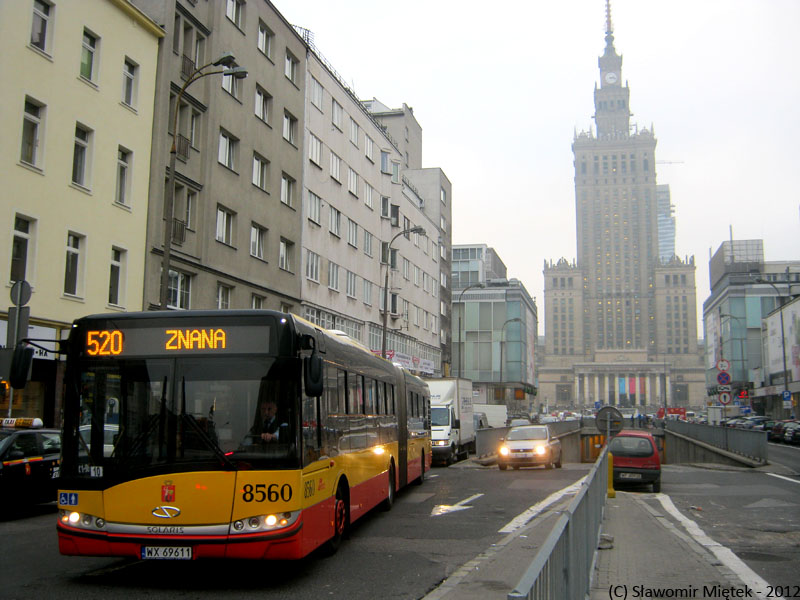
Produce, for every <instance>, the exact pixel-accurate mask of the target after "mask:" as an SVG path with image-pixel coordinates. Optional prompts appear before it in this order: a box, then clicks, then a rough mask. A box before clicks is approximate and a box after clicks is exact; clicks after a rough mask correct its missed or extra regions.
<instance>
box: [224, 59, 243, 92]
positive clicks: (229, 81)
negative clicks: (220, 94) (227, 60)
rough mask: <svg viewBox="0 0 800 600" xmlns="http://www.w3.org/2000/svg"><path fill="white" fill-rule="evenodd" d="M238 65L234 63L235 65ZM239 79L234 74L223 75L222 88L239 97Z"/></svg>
mask: <svg viewBox="0 0 800 600" xmlns="http://www.w3.org/2000/svg"><path fill="white" fill-rule="evenodd" d="M235 66H236V65H232V67H235ZM240 87H241V86H240V84H239V80H238V79H237V78H236V77H235V76H233V75H223V76H222V89H223V90H225V91H226V92H228V93H229V94H230V95H231V96H233V97H234V98H236V99H237V100H238V99H239V89H240Z"/></svg>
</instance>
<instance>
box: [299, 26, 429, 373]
mask: <svg viewBox="0 0 800 600" xmlns="http://www.w3.org/2000/svg"><path fill="white" fill-rule="evenodd" d="M308 43H309V48H310V51H309V53H308V57H307V75H306V96H307V98H306V110H305V131H304V149H305V156H304V167H303V198H304V204H303V229H302V245H303V248H302V256H303V259H302V260H303V271H302V276H301V297H302V305H303V315H304V316H305V317H306V318H307V319H309V320H310V321H312V322H314V323H316V324H318V325H320V326H323V327H327V328H329V329H338V330H342V331H344V332H345V333H347V334H348V335H349V336H350V337H352V338H353V339H355V340H357V341H359V342H361V343H362V344H364V345H365V346H367V347H369V348H370V349H371V350H372V351H373V352H375V353H382V352H383V344H384V341H383V340H384V323H385V327H386V350H387V357H388V358H390V359H391V360H392V361H394V362H397V363H400V364H402V365H403V366H405V367H407V368H409V369H413V370H415V371H418V372H421V373H423V374H426V375H429V376H433V375H436V374H440V373H441V349H440V341H439V333H440V330H439V323H440V320H439V300H438V295H439V287H438V281H439V277H438V270H439V252H440V250H439V247H438V244H437V237H438V236H436V235H435V231H436V228H435V225H434V224H433V223H432V222H431V221H430V220H429V219H428V217H427V216H426V215H425V213H424V212H423V211H422V210H421V202H420V200H419V199H418V198H415V197H409V194H408V193H407V191H406V188H407V182H406V181H404V177H403V175H404V166H403V156H402V154H401V151H400V149H399V147H398V145H397V143H396V142H395V140H394V139H393V138H392V136H390V135H389V134H387V132H386V131H385V130H384V129H383V128H382V127H381V126H380V124H379V123H378V122H377V121H376V119H375V118H374V117H373V115H372V114H371V113H370V111H369V110H368V108H367V107H366V106H365V105H364V104H363V103H362V102H360V101H359V100H358V98H357V97H356V95H355V94H354V93H353V92H352V91H351V90H350V89H349V88H348V87H347V86H346V84H344V82H343V81H342V79H341V77H340V76H339V75H338V73H337V72H336V71H335V69H334V68H333V67H332V66H331V65H330V64H329V63H328V62H327V61H326V60H325V58H324V56H322V54H321V53H320V52H319V51H318V50H317V49H316V48H313V45H311V42H310V40H309V41H308ZM416 227H421V228H422V229H423V230H424V232H425V234H424V235H423V234H421V233H414V232H409V230H410V229H413V228H416ZM384 302H385V306H386V308H387V312H386V315H385V321H384Z"/></svg>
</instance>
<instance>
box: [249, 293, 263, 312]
mask: <svg viewBox="0 0 800 600" xmlns="http://www.w3.org/2000/svg"><path fill="white" fill-rule="evenodd" d="M250 308H252V309H255V310H261V309H262V308H264V297H263V296H259V295H258V294H253V295H252V296H251V297H250Z"/></svg>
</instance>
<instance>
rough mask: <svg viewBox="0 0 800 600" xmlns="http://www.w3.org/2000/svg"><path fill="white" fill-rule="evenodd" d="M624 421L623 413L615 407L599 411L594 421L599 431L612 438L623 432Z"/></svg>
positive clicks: (607, 407) (606, 407)
mask: <svg viewBox="0 0 800 600" xmlns="http://www.w3.org/2000/svg"><path fill="white" fill-rule="evenodd" d="M622 421H623V419H622V413H621V412H619V410H617V409H616V408H614V407H613V406H604V407H603V408H601V409H600V410H598V411H597V416H596V417H595V419H594V422H595V424H596V425H597V430H598V431H599V432H600V433H602V434H608V435H609V436H610V437H614V436H615V435H617V434H618V433H619V432H620V431H622Z"/></svg>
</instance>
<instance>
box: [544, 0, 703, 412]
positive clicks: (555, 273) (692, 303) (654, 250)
mask: <svg viewBox="0 0 800 600" xmlns="http://www.w3.org/2000/svg"><path fill="white" fill-rule="evenodd" d="M605 41H606V47H605V51H604V53H603V55H602V56H601V57H600V58H599V61H598V66H599V70H600V86H599V87H598V86H597V85H596V84H595V90H594V103H595V114H594V120H595V127H596V133H595V132H592V131H583V132H580V133H578V134H576V136H575V139H574V141H573V146H572V148H573V153H574V165H575V209H576V211H575V212H576V218H577V223H576V231H577V260H576V261H572V262H570V261H568V260H566V259H564V258H562V259H560V260H558V261H555V262H552V261H550V262H546V263H545V267H544V282H545V339H546V341H545V356H544V359H543V363H542V365H541V369H540V371H539V383H540V394H539V403H540V405H542V406H544V405H548V406H554V405H558V406H585V405H593V404H596V403H600V404H611V405H617V406H637V407H645V406H650V407H652V408H653V409H655V408H656V407H660V406H664V405H665V404H667V405H670V406H671V405H673V404H675V405H699V404H701V403H702V402H703V399H704V396H705V390H704V383H703V370H702V363H701V360H700V354H699V350H698V341H697V314H696V300H695V265H694V257H690V258H686V259H685V260H681V259H680V258H678V257H677V256H676V255H675V253H674V228H672V229H671V228H670V227H664V228H663V233H662V229H660V227H659V226H660V224H661V222H660V221H661V220H660V215H661V214H662V213H663V212H664V211H663V210H659V195H660V193H659V192H660V190H659V188H660V187H661V186H658V185H657V182H656V170H655V165H656V160H655V148H656V138H655V134H654V131H653V129H652V128H649V129H647V128H639V127H638V126H637V125H635V124H632V123H631V115H632V113H631V110H630V103H629V100H630V89H629V87H628V84H627V81H625V80H624V79H623V77H622V57H621V56H620V55H618V54H617V52H616V49H615V48H614V35H613V28H612V25H611V11H610V7H609V6H608V4H607V5H606V35H605ZM664 187H666V186H664ZM662 189H663V188H662ZM662 193H663V192H662ZM666 203H667V206H669V205H670V200H669V196H668V188H667V196H666ZM670 211H671V209H668V210H667V211H666V212H670ZM670 218H671V217H670ZM665 225H669V223H665ZM662 238H663V239H664V241H665V243H667V244H666V245H669V242H671V245H672V248H671V250H670V251H669V252H668V254H669V256H668V257H667V256H666V254H664V255H663V256H662V251H661V248H660V239H662Z"/></svg>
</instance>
